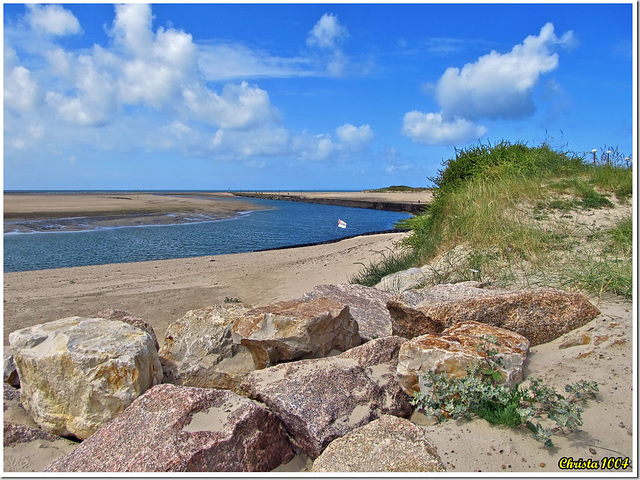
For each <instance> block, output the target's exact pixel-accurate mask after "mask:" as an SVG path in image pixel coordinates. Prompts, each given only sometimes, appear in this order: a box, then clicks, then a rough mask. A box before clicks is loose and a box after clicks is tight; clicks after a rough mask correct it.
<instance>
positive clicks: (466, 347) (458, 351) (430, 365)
mask: <svg viewBox="0 0 640 480" xmlns="http://www.w3.org/2000/svg"><path fill="white" fill-rule="evenodd" d="M488 338H494V339H497V344H494V343H492V342H490V341H487V339H488ZM479 346H480V347H481V349H480V350H481V351H478V347H479ZM485 346H486V347H485ZM483 347H484V348H483ZM487 347H488V348H490V349H496V350H497V351H498V353H497V354H496V355H495V357H496V358H501V359H502V362H503V364H502V366H501V367H500V368H498V371H500V373H501V375H502V379H501V380H500V381H499V383H502V384H505V385H507V386H510V387H513V386H515V385H517V384H518V383H520V382H522V380H523V372H522V369H523V365H524V361H525V358H526V355H527V351H528V350H529V341H528V340H527V339H526V338H525V337H523V336H522V335H519V334H517V333H514V332H511V331H509V330H505V329H503V328H498V327H492V326H490V325H486V324H483V323H478V322H463V323H458V324H456V325H455V326H453V327H451V328H449V329H447V330H445V331H444V332H442V333H440V334H427V335H423V336H420V337H416V338H413V339H411V340H409V341H407V342H405V343H404V344H403V345H402V346H401V347H400V352H399V353H398V369H397V375H398V382H399V383H400V386H401V387H402V389H403V390H404V391H405V392H406V393H407V394H408V395H411V396H413V395H414V394H415V393H416V392H419V391H422V392H423V393H424V385H423V384H422V376H423V375H424V374H425V373H426V372H428V371H431V372H435V373H443V372H446V373H447V375H448V376H452V377H457V378H462V377H464V376H466V375H467V365H471V364H473V363H477V362H481V361H483V359H484V358H486V357H487V354H486V351H485V350H486V349H487Z"/></svg>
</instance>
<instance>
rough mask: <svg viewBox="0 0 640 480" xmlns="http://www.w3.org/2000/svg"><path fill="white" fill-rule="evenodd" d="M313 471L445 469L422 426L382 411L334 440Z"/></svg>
mask: <svg viewBox="0 0 640 480" xmlns="http://www.w3.org/2000/svg"><path fill="white" fill-rule="evenodd" d="M311 471H312V472H444V471H445V468H444V465H443V464H442V460H440V457H439V456H438V451H437V449H436V447H435V446H434V445H433V444H432V443H431V441H430V440H429V439H428V438H427V436H426V434H425V431H424V429H423V428H421V427H419V426H417V425H415V424H413V423H411V422H410V421H409V420H405V419H404V418H398V417H394V416H392V415H382V416H381V417H380V418H379V419H377V420H374V421H372V422H371V423H368V424H366V425H365V426H363V427H360V428H356V429H355V430H352V431H351V432H349V433H347V434H346V435H345V436H344V437H340V438H337V439H335V440H334V441H333V442H331V443H330V444H329V445H328V446H327V448H326V449H325V450H324V452H322V454H320V456H319V457H318V458H316V459H315V461H314V462H313V468H312V470H311Z"/></svg>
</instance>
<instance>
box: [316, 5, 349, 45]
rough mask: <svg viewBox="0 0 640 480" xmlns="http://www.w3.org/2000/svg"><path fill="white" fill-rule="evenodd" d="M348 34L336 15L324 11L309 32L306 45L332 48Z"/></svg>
mask: <svg viewBox="0 0 640 480" xmlns="http://www.w3.org/2000/svg"><path fill="white" fill-rule="evenodd" d="M348 36H349V31H348V30H347V28H346V27H345V26H343V25H341V24H340V22H339V21H338V17H337V16H335V15H334V14H332V13H325V14H324V15H322V17H320V20H318V22H317V23H316V24H315V25H314V26H313V28H312V29H311V31H310V32H309V36H308V37H307V45H309V46H310V47H319V48H324V49H331V50H333V49H335V48H337V45H336V44H337V43H339V42H342V41H343V40H344V39H345V38H347V37H348Z"/></svg>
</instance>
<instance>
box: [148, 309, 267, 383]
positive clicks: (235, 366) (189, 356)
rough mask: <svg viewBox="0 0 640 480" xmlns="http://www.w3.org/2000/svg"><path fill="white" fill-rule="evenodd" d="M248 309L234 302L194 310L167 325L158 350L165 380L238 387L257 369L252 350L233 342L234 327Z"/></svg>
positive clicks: (168, 381)
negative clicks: (234, 323) (232, 332)
mask: <svg viewBox="0 0 640 480" xmlns="http://www.w3.org/2000/svg"><path fill="white" fill-rule="evenodd" d="M246 311H247V309H246V308H244V307H242V306H239V305H233V306H222V305H215V306H213V307H207V308H201V309H198V310H191V311H189V312H187V314H186V315H185V316H184V317H182V318H181V319H179V320H177V321H175V322H174V323H172V324H171V325H169V327H168V328H167V332H166V333H165V340H164V344H163V345H162V348H161V349H160V351H159V352H158V355H159V356H160V361H161V362H162V364H163V367H164V369H165V374H166V378H165V380H164V381H165V382H167V383H173V384H175V385H184V386H188V387H200V388H222V389H232V390H233V389H234V387H235V385H236V384H237V383H238V382H239V381H241V380H242V378H243V377H244V376H245V375H246V374H247V373H248V372H250V371H252V370H255V367H254V364H253V359H252V357H251V353H250V352H249V350H248V349H247V348H246V347H244V346H242V345H236V344H234V343H233V339H232V336H231V326H232V325H233V322H234V320H235V319H236V318H238V317H239V316H241V315H242V314H243V313H245V312H246Z"/></svg>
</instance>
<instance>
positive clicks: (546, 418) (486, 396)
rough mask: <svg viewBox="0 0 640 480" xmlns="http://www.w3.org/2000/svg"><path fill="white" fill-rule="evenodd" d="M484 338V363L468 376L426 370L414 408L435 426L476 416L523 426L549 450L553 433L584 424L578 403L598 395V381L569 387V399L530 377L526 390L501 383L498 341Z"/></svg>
mask: <svg viewBox="0 0 640 480" xmlns="http://www.w3.org/2000/svg"><path fill="white" fill-rule="evenodd" d="M484 340H485V342H484V343H483V344H481V345H480V347H479V351H480V353H481V357H482V360H480V361H478V362H477V363H474V364H471V365H470V366H468V367H467V375H466V376H464V377H462V378H456V377H450V376H448V375H447V374H446V372H443V373H435V372H428V373H427V374H425V375H424V377H423V382H422V383H423V385H424V390H423V391H421V392H419V393H417V394H416V395H415V396H414V397H413V399H412V404H413V405H414V406H416V407H418V408H419V409H422V410H424V412H425V414H426V415H427V416H429V417H433V418H435V419H436V421H437V422H443V421H446V420H448V419H454V420H456V419H458V418H464V419H467V420H471V419H472V418H473V417H474V416H475V417H480V418H484V419H485V420H487V421H488V422H489V423H492V424H495V425H506V426H508V427H511V428H521V427H525V428H527V429H529V430H530V431H531V432H532V433H533V436H534V438H535V439H536V440H539V441H541V442H543V443H544V445H545V446H547V447H553V442H552V440H551V438H552V436H553V435H554V434H556V433H560V432H566V433H568V432H571V431H573V430H576V429H578V428H579V427H580V426H581V425H582V417H581V412H582V409H581V408H580V407H579V406H578V402H579V401H581V400H585V399H586V398H588V397H594V396H595V395H596V392H597V391H598V385H597V383H596V382H586V381H580V382H576V383H574V384H572V385H566V386H565V391H566V392H567V393H568V396H567V397H564V396H562V395H560V394H559V393H558V392H557V391H556V390H555V389H554V388H553V387H550V386H549V385H546V384H544V383H543V382H542V380H540V379H539V378H533V377H532V378H529V379H528V383H529V385H528V386H526V387H525V386H523V385H522V384H520V385H518V386H516V387H513V388H509V387H507V386H505V385H501V384H499V383H498V381H499V379H500V371H499V367H500V366H501V365H502V359H501V358H500V357H499V356H497V349H495V346H497V345H498V344H497V341H496V340H495V338H491V337H489V336H486V337H485V338H484ZM492 344H494V345H493V346H492ZM554 424H555V425H554ZM545 425H546V426H545ZM549 425H551V426H549Z"/></svg>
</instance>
